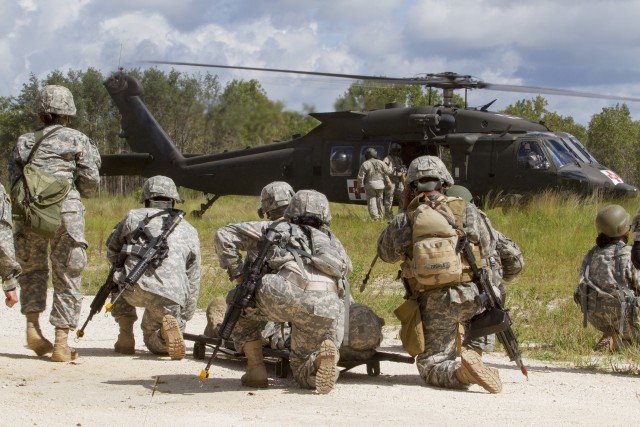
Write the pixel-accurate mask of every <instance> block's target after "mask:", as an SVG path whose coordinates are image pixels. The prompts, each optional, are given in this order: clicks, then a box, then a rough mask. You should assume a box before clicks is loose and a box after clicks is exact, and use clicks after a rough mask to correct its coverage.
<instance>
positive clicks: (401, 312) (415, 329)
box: [393, 298, 424, 356]
mask: <svg viewBox="0 0 640 427" xmlns="http://www.w3.org/2000/svg"><path fill="white" fill-rule="evenodd" d="M393 314H395V316H396V317H397V318H398V320H400V324H401V327H400V340H401V341H402V347H404V349H405V350H406V351H407V353H409V355H410V356H415V355H417V354H420V353H423V352H424V331H423V329H422V315H421V313H420V304H419V303H418V301H416V300H415V299H411V298H410V299H407V300H405V301H404V302H403V303H402V304H401V305H400V306H399V307H398V308H396V309H395V310H394V311H393Z"/></svg>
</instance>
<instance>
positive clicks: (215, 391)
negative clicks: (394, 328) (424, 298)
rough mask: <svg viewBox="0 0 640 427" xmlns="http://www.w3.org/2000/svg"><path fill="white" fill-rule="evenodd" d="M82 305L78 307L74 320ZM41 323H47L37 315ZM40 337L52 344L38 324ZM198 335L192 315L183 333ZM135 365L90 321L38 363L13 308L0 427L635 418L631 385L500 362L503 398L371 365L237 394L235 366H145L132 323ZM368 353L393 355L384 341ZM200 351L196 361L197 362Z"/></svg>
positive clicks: (2, 314) (0, 384)
mask: <svg viewBox="0 0 640 427" xmlns="http://www.w3.org/2000/svg"><path fill="white" fill-rule="evenodd" d="M89 303H90V299H89V298H85V300H84V302H83V313H82V315H81V320H83V321H84V319H85V318H86V316H87V313H88V308H89ZM47 313H48V312H47ZM43 317H44V322H42V325H43V330H44V333H45V335H46V336H47V337H49V338H50V339H53V327H52V326H51V325H50V324H49V323H48V314H47V315H46V316H43ZM205 324H206V320H205V315H204V313H203V312H198V313H196V316H195V317H194V319H193V320H192V321H191V322H190V323H189V324H188V325H187V332H190V333H193V334H200V333H201V332H202V331H203V330H204V325H205ZM136 334H137V335H136V340H137V341H136V354H135V355H134V356H123V355H117V354H116V353H114V352H113V343H114V341H115V339H116V336H117V326H116V324H115V322H114V321H113V320H112V319H111V318H110V317H105V316H104V313H100V314H98V315H96V316H95V317H94V319H93V321H92V322H91V323H90V324H89V326H88V327H87V329H86V335H85V337H84V338H83V339H82V340H81V341H79V342H77V343H75V346H76V348H78V350H79V354H80V357H79V358H78V359H77V360H76V361H74V362H70V363H53V362H50V361H49V360H48V357H43V358H38V357H37V356H36V355H35V354H34V353H33V352H32V351H30V350H29V349H27V348H26V346H25V320H24V316H22V315H21V314H20V311H19V306H16V307H14V308H13V309H11V310H8V309H7V308H6V307H5V306H4V305H2V306H1V307H0V352H1V354H0V402H2V404H1V405H2V408H4V410H3V411H2V415H1V418H0V425H2V426H99V425H118V426H177V425H179V426H186V425H191V426H197V425H213V426H263V425H269V426H300V425H305V426H316V425H318V426H320V425H322V426H327V425H350V426H371V425H377V426H386V425H394V426H411V425H416V426H417V425H456V426H459V425H461V424H462V425H476V426H482V425H580V426H585V425H599V426H602V425H606V426H614V425H615V426H629V425H633V424H635V423H636V422H637V420H638V418H639V417H640V378H639V377H637V376H622V375H616V374H606V373H594V372H591V371H584V370H579V369H575V368H572V367H570V366H561V365H552V364H549V363H546V362H540V361H535V360H530V359H527V358H526V355H525V359H524V362H525V364H526V365H527V366H528V369H529V381H526V380H525V378H524V377H523V376H522V374H521V373H520V371H519V370H518V369H517V368H516V367H515V365H514V364H513V363H511V362H509V360H508V359H507V358H506V357H505V356H504V355H502V354H497V353H493V354H489V355H487V356H486V357H485V361H486V362H487V363H488V364H489V365H491V366H493V367H496V368H499V369H500V375H501V377H502V380H503V384H504V385H503V391H502V393H501V394H498V395H491V394H488V393H486V392H485V391H484V390H483V389H482V388H480V387H478V386H472V387H471V389H470V390H469V391H453V390H445V389H437V388H431V387H425V386H424V385H423V383H422V381H421V379H420V377H419V376H418V374H417V370H416V368H415V366H412V365H410V364H404V363H396V362H384V361H383V362H381V372H380V375H378V376H368V375H367V373H366V368H365V366H358V367H356V368H354V369H353V370H351V371H349V372H343V373H342V374H341V375H340V378H339V380H338V383H337V385H336V388H335V390H333V392H331V393H330V394H328V395H317V394H315V392H313V391H311V390H304V389H300V388H298V386H297V385H296V383H295V381H294V380H293V379H292V377H291V376H290V375H289V377H288V378H286V379H282V378H278V377H277V376H276V375H275V374H274V366H273V365H272V364H270V366H269V372H270V379H269V388H268V389H264V390H253V389H248V388H244V387H242V386H241V385H240V376H241V375H242V373H243V368H244V362H243V361H242V360H240V359H229V358H227V359H220V360H217V361H215V362H214V364H213V366H212V368H211V371H210V373H211V377H210V378H209V379H208V380H206V381H204V382H201V381H200V379H199V377H198V375H199V373H200V371H201V370H202V368H203V367H204V364H205V361H201V360H195V359H194V358H193V357H192V354H191V351H192V348H193V342H192V341H187V352H188V353H187V357H186V358H185V359H183V360H181V361H172V360H170V359H169V358H168V357H156V356H154V355H152V354H151V353H149V352H148V351H147V350H146V348H145V347H144V344H143V343H142V337H141V333H140V331H139V328H138V324H136ZM387 335H388V336H387V337H386V338H385V341H384V342H383V346H382V348H381V349H380V350H381V351H385V352H402V348H401V347H400V345H399V344H400V343H399V341H398V340H397V339H396V338H395V337H394V335H395V334H393V333H389V334H387ZM210 354H211V350H207V357H208V356H209V355H210Z"/></svg>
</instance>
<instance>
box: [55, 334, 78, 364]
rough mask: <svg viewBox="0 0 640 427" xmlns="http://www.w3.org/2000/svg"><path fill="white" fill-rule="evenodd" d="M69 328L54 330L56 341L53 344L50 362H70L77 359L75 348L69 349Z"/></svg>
mask: <svg viewBox="0 0 640 427" xmlns="http://www.w3.org/2000/svg"><path fill="white" fill-rule="evenodd" d="M68 338H69V328H56V340H55V343H54V344H53V354H52V355H51V361H52V362H70V361H72V360H75V359H76V358H77V357H78V352H77V351H76V349H75V348H72V347H69V344H67V339H68Z"/></svg>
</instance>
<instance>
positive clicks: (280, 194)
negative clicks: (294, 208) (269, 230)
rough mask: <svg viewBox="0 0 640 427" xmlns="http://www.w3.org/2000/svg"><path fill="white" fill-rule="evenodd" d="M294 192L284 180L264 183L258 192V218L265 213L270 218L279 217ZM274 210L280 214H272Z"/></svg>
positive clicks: (262, 216)
mask: <svg viewBox="0 0 640 427" xmlns="http://www.w3.org/2000/svg"><path fill="white" fill-rule="evenodd" d="M294 194H295V192H294V191H293V188H291V186H290V185H289V184H288V183H286V182H284V181H275V182H272V183H270V184H267V185H265V187H264V188H263V189H262V191H261V192H260V209H258V215H259V216H260V218H264V216H265V214H267V215H268V217H269V219H272V220H273V219H278V218H280V217H281V216H282V212H283V211H284V209H286V207H287V206H288V205H289V202H290V201H291V198H292V197H293V195H294ZM276 211H280V215H274V213H275V212H276ZM276 217H277V218H276Z"/></svg>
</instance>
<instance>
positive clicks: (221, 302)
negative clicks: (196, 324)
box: [204, 297, 227, 338]
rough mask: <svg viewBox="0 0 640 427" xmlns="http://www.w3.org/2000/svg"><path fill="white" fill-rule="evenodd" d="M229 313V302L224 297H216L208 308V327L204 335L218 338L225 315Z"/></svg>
mask: <svg viewBox="0 0 640 427" xmlns="http://www.w3.org/2000/svg"><path fill="white" fill-rule="evenodd" d="M226 311H227V302H226V301H225V299H224V298H223V297H215V298H214V299H213V301H211V302H210V303H209V306H208V307H207V326H206V327H205V328H204V335H206V336H208V337H211V338H216V337H217V336H218V334H219V332H220V324H222V322H223V321H224V314H225V312H226Z"/></svg>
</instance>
